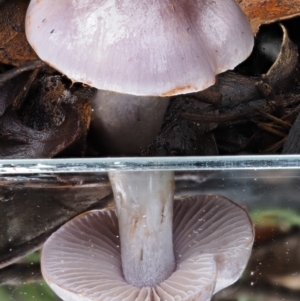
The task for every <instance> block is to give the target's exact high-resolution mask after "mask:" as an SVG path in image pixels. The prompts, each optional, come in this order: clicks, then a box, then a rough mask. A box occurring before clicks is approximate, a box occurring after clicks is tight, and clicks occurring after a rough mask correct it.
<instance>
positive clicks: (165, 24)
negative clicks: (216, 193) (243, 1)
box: [26, 0, 253, 155]
mask: <svg viewBox="0 0 300 301" xmlns="http://www.w3.org/2000/svg"><path fill="white" fill-rule="evenodd" d="M26 35H27V39H28V41H29V43H30V44H31V46H32V47H33V49H34V50H35V51H36V53H37V54H38V56H39V57H40V58H41V59H42V60H44V61H46V62H48V63H49V64H50V65H51V66H53V67H54V68H56V69H58V70H59V71H61V72H62V73H64V74H65V75H67V76H68V77H69V78H70V79H71V80H72V81H79V82H82V83H85V84H88V85H91V86H93V87H95V88H97V89H101V91H99V92H98V95H97V97H96V98H95V100H94V102H93V106H94V114H93V122H92V125H93V127H94V128H96V131H97V133H98V135H99V137H100V138H101V140H102V141H107V143H106V144H105V145H104V147H105V148H106V149H107V151H108V153H109V154H110V155H120V154H122V155H124V154H127V155H134V154H135V153H137V152H138V151H140V150H141V149H142V148H144V147H145V146H147V145H148V144H149V143H150V142H152V140H153V138H154V137H155V136H156V135H157V134H158V131H159V129H160V126H161V123H162V119H163V116H164V113H165V110H166V108H167V105H168V101H169V99H168V97H169V96H173V95H178V94H184V93H191V92H197V91H200V90H203V89H205V88H207V87H208V86H210V85H212V84H213V83H214V81H215V75H216V74H218V73H221V72H223V71H226V70H228V69H233V68H234V67H235V66H236V65H238V64H239V63H240V62H242V61H243V60H244V59H245V58H247V56H248V55H249V54H250V53H251V50H252V47H253V34H252V30H251V27H250V24H249V22H248V20H247V19H246V17H245V15H244V14H243V12H242V11H241V10H240V8H239V6H238V5H237V4H236V2H235V1H234V0H167V1H160V0H151V1H149V0H138V1H134V2H133V1H111V0H105V1H104V0H102V1H100V0H98V1H96V0H81V1H75V0H73V1H61V0H44V1H39V0H31V2H30V5H29V7H28V11H27V16H26ZM105 90H108V91H114V92H118V93H119V94H118V95H117V96H112V94H113V92H110V93H109V95H108V94H107V92H103V91H105ZM123 94H125V95H124V97H122V95H123ZM126 94H127V95H126ZM128 94H129V95H136V96H141V97H142V96H148V97H146V98H143V100H142V101H139V99H141V98H140V97H137V98H135V100H134V101H133V98H134V97H132V96H128ZM149 96H152V97H149ZM157 97H158V98H157ZM107 98H110V99H109V100H107ZM107 112H109V114H108V113H107ZM128 124H130V125H132V127H133V128H134V131H131V132H130V134H129V132H128V131H126V130H125V129H126V128H128V126H127V125H128ZM120 130H121V133H119V132H120ZM122 136H123V137H124V136H126V139H124V138H123V139H121V138H122ZM120 137H121V138H120ZM126 140H129V141H128V142H126ZM124 141H125V142H126V143H124ZM120 146H121V147H120Z"/></svg>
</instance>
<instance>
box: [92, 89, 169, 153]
mask: <svg viewBox="0 0 300 301" xmlns="http://www.w3.org/2000/svg"><path fill="white" fill-rule="evenodd" d="M168 104H169V97H152V96H135V95H130V94H121V93H116V92H112V91H103V90H98V92H97V94H96V96H95V97H94V99H93V101H92V108H93V115H92V116H93V118H92V127H93V129H94V131H95V132H96V133H97V137H98V138H99V137H100V139H101V141H102V142H103V147H104V148H105V149H106V151H107V152H108V153H109V154H110V155H124V154H126V155H136V154H138V153H139V152H140V151H141V150H142V149H144V148H145V147H146V146H148V144H150V143H151V142H152V141H153V140H154V138H155V137H156V136H157V134H158V133H159V131H160V128H161V125H162V123H163V119H164V115H165V112H166V109H167V107H168Z"/></svg>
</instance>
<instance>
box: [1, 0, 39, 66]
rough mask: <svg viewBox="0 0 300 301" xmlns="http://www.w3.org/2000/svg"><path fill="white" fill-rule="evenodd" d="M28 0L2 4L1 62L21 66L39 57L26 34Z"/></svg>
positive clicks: (11, 0) (14, 0)
mask: <svg viewBox="0 0 300 301" xmlns="http://www.w3.org/2000/svg"><path fill="white" fill-rule="evenodd" d="M28 4H29V1H28V0H9V1H6V2H4V3H3V4H2V5H1V6H0V16H1V18H0V62H1V63H3V64H8V65H14V66H19V65H20V64H21V63H24V62H25V61H31V60H36V59H37V58H38V57H37V55H36V54H35V52H34V51H33V49H32V48H31V47H30V45H29V44H28V42H27V39H26V36H25V15H26V10H27V7H28Z"/></svg>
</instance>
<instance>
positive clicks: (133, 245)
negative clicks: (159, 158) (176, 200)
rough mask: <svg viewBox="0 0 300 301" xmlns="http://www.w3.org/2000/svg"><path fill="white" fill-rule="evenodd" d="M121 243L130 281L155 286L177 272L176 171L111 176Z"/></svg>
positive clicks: (139, 285) (126, 276)
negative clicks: (174, 246)
mask: <svg viewBox="0 0 300 301" xmlns="http://www.w3.org/2000/svg"><path fill="white" fill-rule="evenodd" d="M109 178H110V181H111V184H112V188H113V193H114V197H115V203H116V208H117V215H118V220H119V231H120V240H121V255H122V268H123V274H124V277H125V279H126V281H127V282H128V283H130V284H132V285H134V286H137V287H144V286H149V287H153V286H155V285H157V284H159V283H161V282H162V281H164V280H165V279H167V278H168V277H169V276H170V275H171V274H172V273H173V271H174V270H175V258H174V252H173V238H172V225H173V197H174V173H173V172H172V171H142V172H136V171H133V172H130V171H127V172H123V171H112V172H110V173H109Z"/></svg>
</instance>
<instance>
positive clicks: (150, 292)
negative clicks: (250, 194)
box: [41, 195, 253, 301]
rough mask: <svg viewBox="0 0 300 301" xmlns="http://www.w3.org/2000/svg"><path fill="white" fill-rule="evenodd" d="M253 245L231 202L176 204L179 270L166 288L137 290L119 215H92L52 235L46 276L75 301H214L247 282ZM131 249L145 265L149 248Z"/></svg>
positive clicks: (214, 198)
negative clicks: (126, 265)
mask: <svg viewBox="0 0 300 301" xmlns="http://www.w3.org/2000/svg"><path fill="white" fill-rule="evenodd" d="M149 235H151V233H149ZM157 243H159V242H157ZM252 244H253V227H252V224H251V221H250V219H249V217H248V215H247V213H246V212H245V211H244V210H243V209H242V208H241V207H239V206H238V205H236V204H234V203H233V202H231V201H230V200H228V199H226V198H225V197H223V196H218V195H204V196H195V197H190V198H186V199H184V200H182V201H176V202H175V203H174V218H173V249H174V255H175V263H176V266H175V270H174V272H173V273H172V274H171V275H170V276H169V277H168V278H167V279H165V280H164V281H162V282H161V283H159V284H158V285H155V286H153V287H149V286H148V287H137V286H134V285H132V284H129V283H128V282H126V280H125V279H124V275H123V270H122V259H121V246H120V233H119V226H118V218H117V216H116V212H115V210H95V211H90V212H87V213H84V214H82V215H80V216H78V217H76V218H74V219H73V220H71V221H70V222H68V223H67V224H65V225H64V226H63V227H61V228H60V229H59V230H58V231H57V232H55V233H54V234H52V236H51V237H50V238H49V239H48V240H47V242H46V243H45V245H44V248H43V253H42V259H41V264H42V273H43V276H44V278H45V280H46V281H47V283H48V284H49V285H50V287H51V288H52V289H53V290H54V291H55V292H56V293H57V294H58V296H60V297H61V298H62V299H63V300H68V301H78V300H80V301H89V300H107V301H109V300H115V301H118V300H128V301H129V300H135V301H144V300H157V301H158V300H168V301H173V300H176V301H179V300H199V301H202V300H203V301H207V300H210V298H211V296H212V295H213V294H214V293H216V292H218V291H219V290H221V289H223V288H224V287H226V286H228V285H230V284H232V283H234V282H235V281H236V280H237V279H238V278H239V277H240V276H241V273H242V272H243V270H244V268H245V266H246V264H247V261H248V259H249V256H250V253H251V250H252ZM131 247H132V249H133V250H134V249H135V248H139V251H140V257H139V260H140V261H141V262H142V261H143V253H142V250H143V249H142V245H132V246H131ZM150 270H151V269H150Z"/></svg>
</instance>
